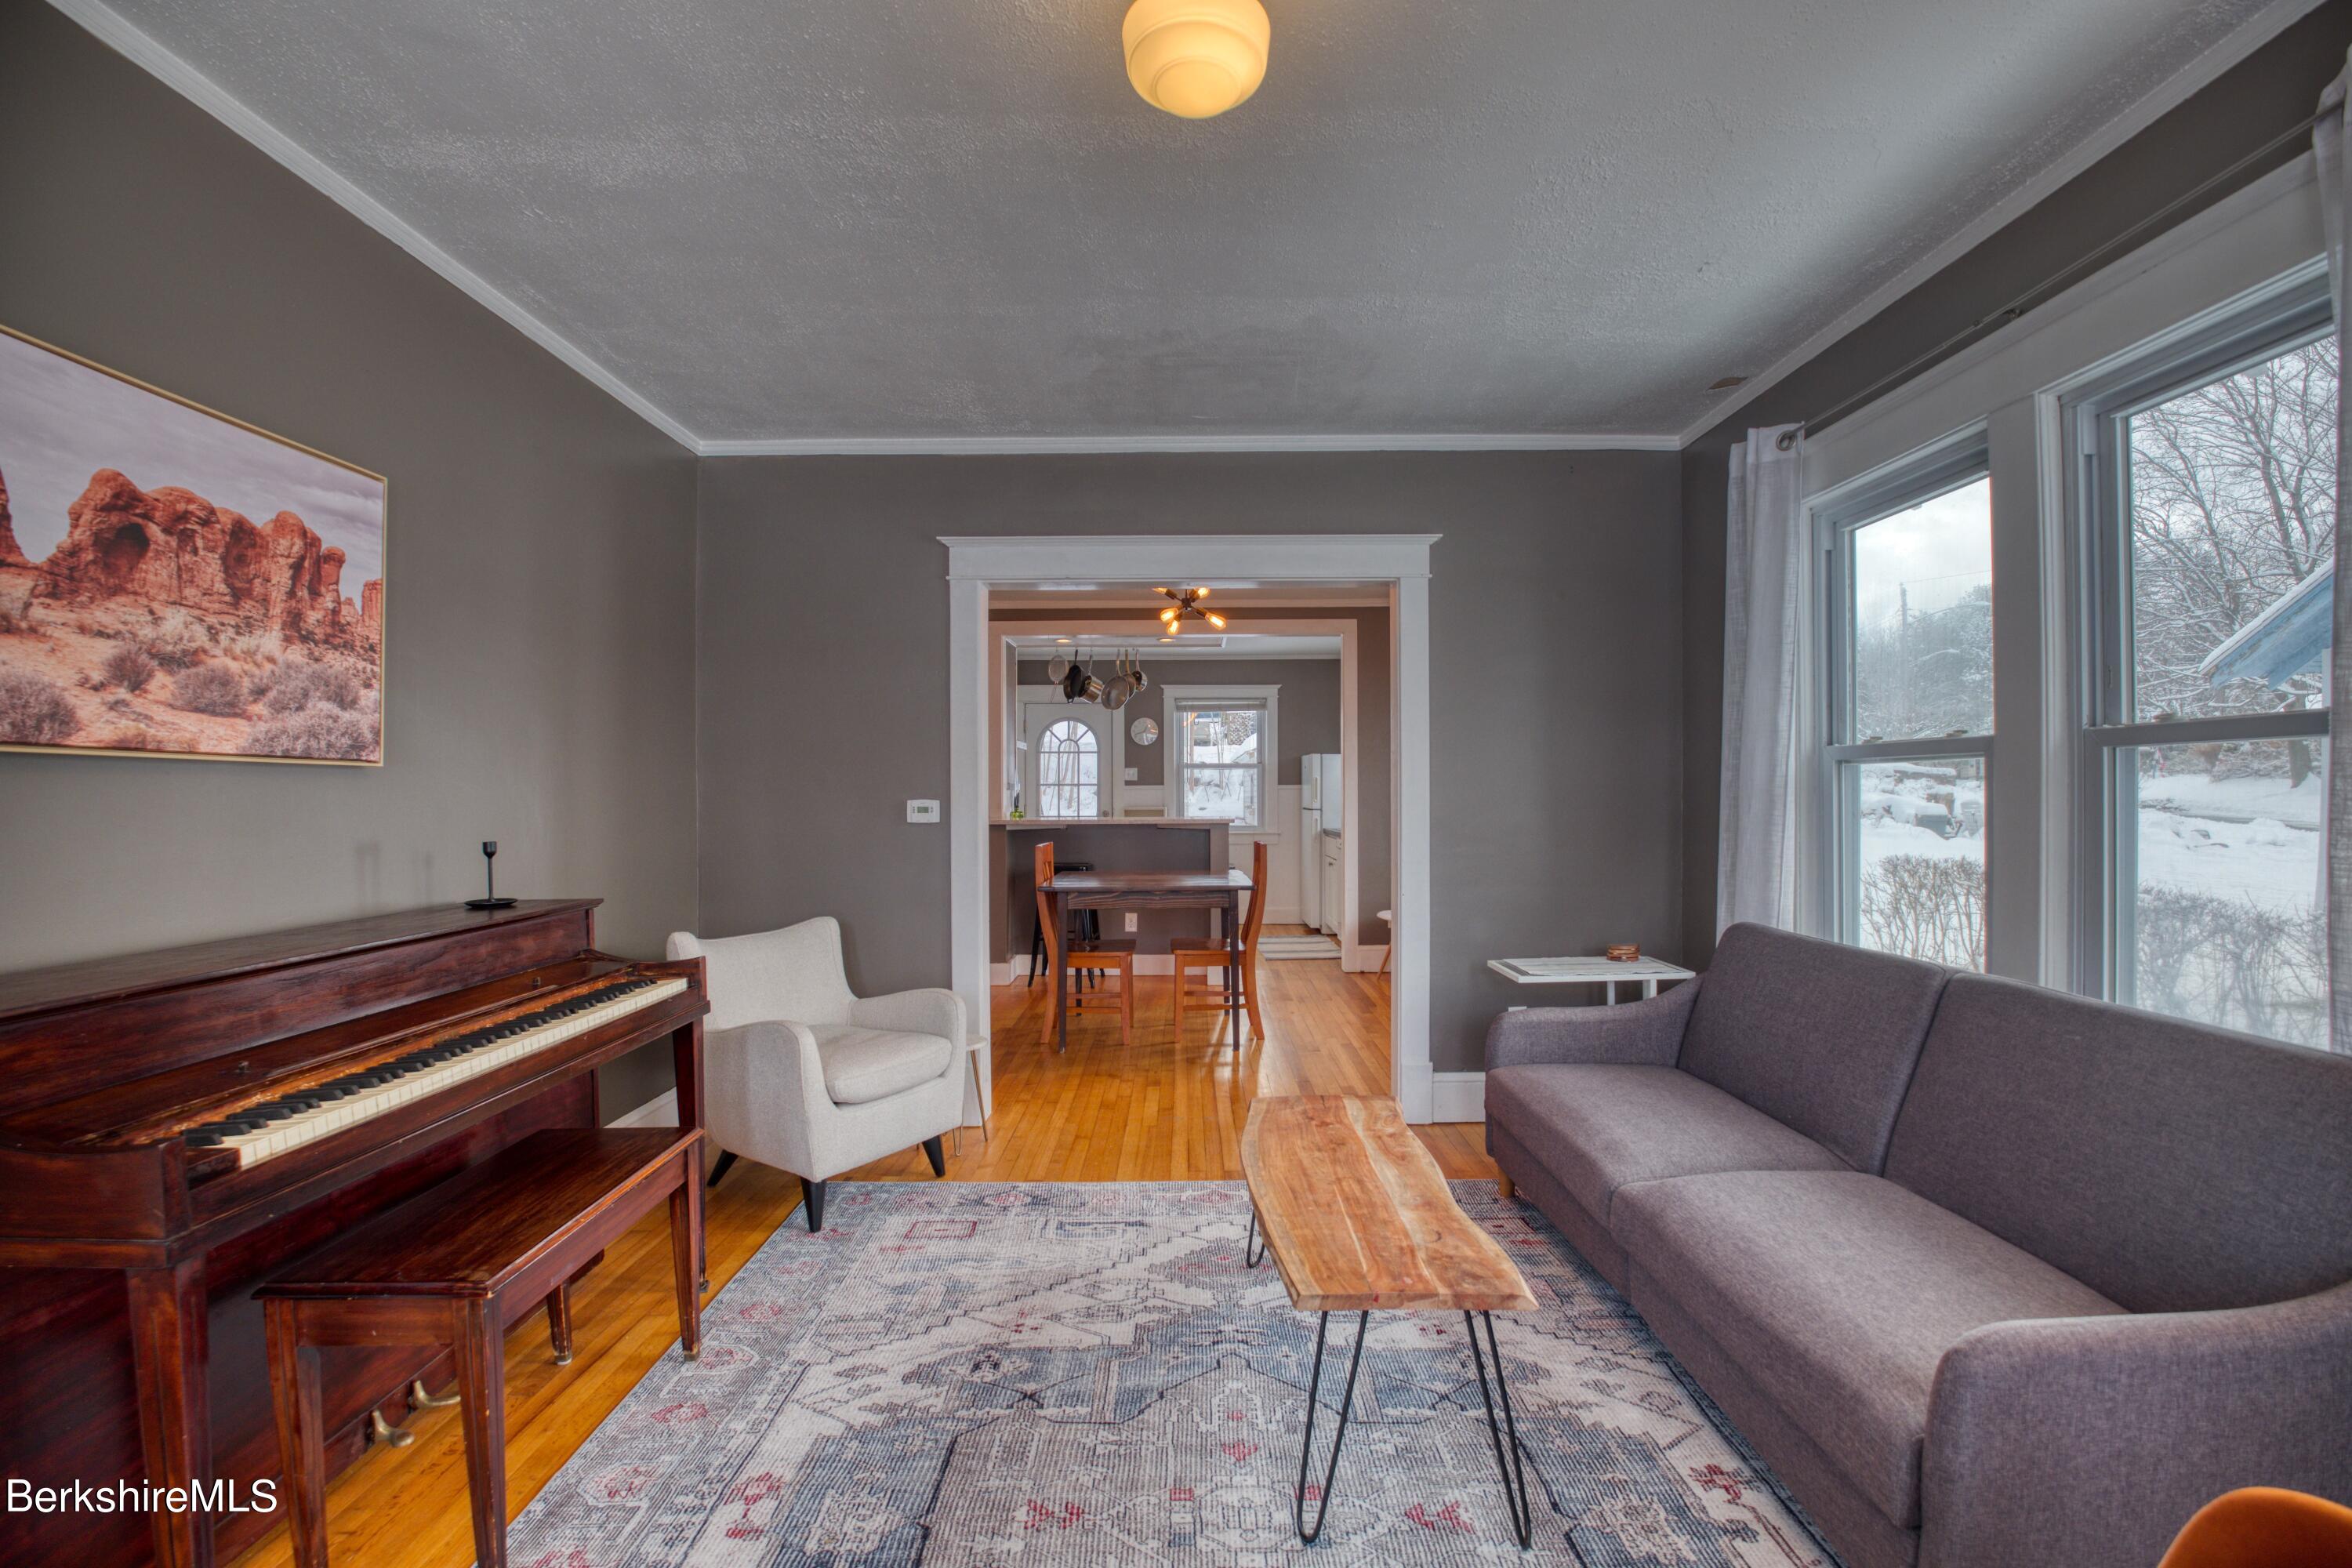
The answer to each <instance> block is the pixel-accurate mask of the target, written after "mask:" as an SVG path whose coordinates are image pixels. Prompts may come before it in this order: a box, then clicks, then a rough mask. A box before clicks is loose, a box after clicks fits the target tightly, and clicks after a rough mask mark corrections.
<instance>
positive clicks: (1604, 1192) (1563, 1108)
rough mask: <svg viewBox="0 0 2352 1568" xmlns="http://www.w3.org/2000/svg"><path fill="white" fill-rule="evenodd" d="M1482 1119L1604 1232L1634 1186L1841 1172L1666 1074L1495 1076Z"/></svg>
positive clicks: (1707, 1089)
mask: <svg viewBox="0 0 2352 1568" xmlns="http://www.w3.org/2000/svg"><path fill="white" fill-rule="evenodd" d="M1486 1116H1487V1119H1488V1120H1489V1121H1496V1122H1499V1123H1500V1124H1501V1125H1502V1126H1503V1127H1505V1128H1506V1129H1507V1130H1508V1131H1510V1132H1511V1133H1512V1134H1513V1135H1514V1136H1515V1137H1516V1138H1517V1140H1518V1142H1519V1143H1520V1144H1521V1146H1523V1147H1524V1148H1525V1149H1526V1150H1527V1151H1528V1153H1530V1154H1532V1155H1533V1156H1535V1158H1536V1159H1537V1160H1538V1162H1540V1163H1542V1165H1543V1166H1544V1168H1545V1169H1546V1170H1549V1172H1550V1173H1552V1175H1553V1177H1554V1178H1555V1179H1556V1180H1558V1181H1559V1184H1560V1185H1561V1186H1563V1187H1565V1188H1566V1189H1567V1190H1568V1193H1569V1195H1570V1197H1573V1198H1574V1199H1575V1200H1576V1201H1577V1202H1578V1203H1579V1204H1580V1205H1583V1208H1584V1211H1585V1213H1587V1214H1589V1215H1591V1216H1592V1217H1593V1218H1595V1219H1597V1220H1599V1221H1601V1224H1603V1225H1607V1224H1609V1223H1610V1200H1611V1199H1612V1197H1614V1196H1615V1195H1616V1193H1617V1190H1618V1189H1619V1188H1620V1187H1622V1186H1624V1185H1626V1184H1629V1183H1633V1182H1654V1181H1657V1180H1658V1179H1660V1178H1661V1177H1664V1176H1686V1175H1705V1174H1710V1173H1715V1172H1717V1171H1843V1170H1844V1169H1846V1164H1845V1162H1843V1160H1840V1159H1839V1158H1838V1157H1837V1156H1836V1155H1835V1154H1832V1153H1831V1152H1829V1151H1828V1150H1827V1149H1824V1148H1822V1146H1821V1145H1820V1144H1818V1143H1816V1142H1813V1141H1812V1140H1811V1139H1810V1138H1808V1137H1806V1136H1805V1135H1804V1134H1803V1133H1801V1132H1799V1131H1794V1130H1793V1129H1790V1128H1787V1127H1783V1126H1782V1125H1780V1123H1779V1122H1777V1121H1773V1120H1772V1119H1771V1118H1770V1117H1769V1116H1767V1115H1765V1114H1764V1113H1763V1112H1762V1111H1760V1110H1757V1109H1756V1108H1755V1107H1753V1106H1751V1105H1748V1103H1746V1102H1745V1101H1743V1100H1735V1099H1733V1098H1732V1097H1731V1096H1730V1095H1727V1094H1726V1093H1724V1092H1723V1090H1721V1089H1717V1088H1716V1087H1715V1086H1714V1085H1713V1084H1711V1083H1702V1082H1701V1081H1700V1080H1698V1079H1695V1078H1693V1077H1691V1075H1690V1074H1688V1073H1686V1072H1683V1071H1680V1070H1679V1069H1677V1068H1659V1067H1627V1066H1617V1065H1607V1066H1604V1065H1600V1064H1582V1065H1577V1066H1543V1067H1518V1068H1495V1069H1493V1070H1492V1071H1490V1072H1488V1073H1487V1074H1486Z"/></svg>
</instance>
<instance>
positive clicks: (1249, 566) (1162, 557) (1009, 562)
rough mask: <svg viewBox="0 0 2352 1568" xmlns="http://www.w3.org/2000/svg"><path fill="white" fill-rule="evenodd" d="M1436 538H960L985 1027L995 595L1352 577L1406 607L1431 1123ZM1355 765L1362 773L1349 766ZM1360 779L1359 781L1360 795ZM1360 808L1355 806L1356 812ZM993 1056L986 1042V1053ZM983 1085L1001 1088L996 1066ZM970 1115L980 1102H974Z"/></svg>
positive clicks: (1421, 1100)
mask: <svg viewBox="0 0 2352 1568" xmlns="http://www.w3.org/2000/svg"><path fill="white" fill-rule="evenodd" d="M1439 537H1440V536H1439V535H1437V534H1434V533H1380V534H1262V535H1239V534H1202V535H1198V536H1193V537H1184V536H1171V535H1150V534H1146V535H1134V536H1118V535H1108V536H1104V535H1095V536H1073V537H1062V538H1055V537H1044V538H1039V537H1023V536H1008V537H1003V538H961V537H951V536H943V537H941V539H940V543H942V544H944V545H946V546H947V548H948V680H949V696H948V744H949V774H948V777H949V789H950V800H949V805H948V839H949V855H950V870H949V902H950V907H951V908H950V915H951V920H950V924H951V929H952V931H953V938H952V940H953V943H954V946H953V969H952V973H953V978H954V982H955V988H956V990H957V991H958V992H959V993H960V994H961V995H962V996H963V999H964V1005H965V1007H966V1008H967V1009H968V1010H969V1011H970V1013H971V1016H972V1017H973V1018H975V1019H982V1020H984V1019H986V1018H987V1017H988V1016H989V985H988V981H989V962H988V910H989V887H988V829H989V822H990V818H991V817H992V816H993V815H994V807H995V805H996V804H997V799H996V790H997V785H998V781H999V779H1000V777H1001V775H1002V773H1003V765H1002V762H1001V760H1000V759H999V758H997V757H996V756H995V755H994V754H993V748H994V744H995V742H994V739H993V726H992V723H991V722H990V715H991V712H992V704H993V703H995V702H998V701H1000V700H1002V695H1003V694H1002V690H1001V688H1000V686H999V682H1000V681H1001V680H1002V679H1003V667H1002V660H1003V646H1002V644H1001V643H999V642H993V641H992V637H991V628H990V626H989V621H988V608H989V605H988V595H989V589H990V587H991V586H992V585H994V586H999V587H1005V588H1032V587H1045V586H1047V585H1051V584H1097V583H1136V584H1156V583H1169V582H1177V581H1181V582H1185V583H1199V584H1208V585H1211V586H1215V587H1238V586H1251V585H1255V584H1267V583H1282V584H1287V583H1302V584H1304V583H1338V584H1364V585H1370V586H1375V587H1379V588H1385V589H1386V590H1387V592H1388V595H1389V600H1390V604H1391V606H1392V611H1393V622H1392V637H1391V642H1392V643H1393V645H1394V646H1393V658H1395V661H1396V669H1395V675H1394V679H1392V680H1391V683H1390V691H1391V697H1390V724H1389V733H1390V738H1391V739H1390V744H1391V752H1392V765H1391V777H1392V778H1393V779H1394V781H1395V791H1396V812H1395V816H1394V825H1393V827H1392V829H1391V831H1392V833H1393V835H1394V841H1393V846H1392V853H1391V864H1392V866H1393V867H1394V868H1395V869H1394V877H1395V887H1394V890H1393V892H1392V893H1391V897H1392V898H1393V899H1394V900H1395V902H1394V905H1393V908H1394V909H1395V910H1396V921H1395V923H1394V926H1393V927H1392V932H1393V935H1394V939H1395V945H1394V949H1393V951H1392V952H1391V957H1390V963H1389V973H1390V987H1391V990H1390V997H1391V1005H1390V1010H1389V1011H1390V1037H1389V1072H1390V1087H1391V1092H1392V1093H1393V1094H1394V1095H1395V1096H1396V1099H1397V1102H1398V1104H1399V1105H1400V1106H1401V1107H1402V1109H1403V1111H1404V1116H1405V1120H1406V1121H1415V1122H1425V1121H1430V1120H1431V1117H1432V1103H1431V1102H1432V1098H1433V1083H1432V1072H1431V1066H1430V1048H1429V984H1430V973H1429V920H1430V914H1429V910H1430V899H1429V879H1430V850H1429V836H1430V802H1429V778H1430V765H1429V744H1430V741H1429V734H1430V715H1429V696H1430V692H1429V554H1430V547H1431V546H1432V545H1433V544H1434V543H1436V542H1437V540H1438V538H1439ZM1351 771H1352V770H1351ZM1355 784H1356V781H1355V780H1354V779H1352V778H1351V779H1349V781H1348V790H1347V793H1348V794H1349V795H1351V796H1352V795H1355V794H1356V793H1357V791H1356V788H1355ZM1353 809H1354V802H1353V801H1352V800H1350V801H1349V811H1350V813H1351V814H1352V812H1353ZM983 1054H986V1047H983ZM991 1068H992V1064H991V1063H988V1062H985V1061H984V1062H983V1063H982V1077H983V1078H984V1079H990V1080H991V1081H992V1076H991V1071H990V1069H991ZM965 1109H966V1111H967V1119H968V1120H970V1119H972V1118H973V1116H974V1115H975V1113H976V1110H977V1107H976V1106H975V1105H972V1104H969V1103H968V1104H967V1106H966V1108H965Z"/></svg>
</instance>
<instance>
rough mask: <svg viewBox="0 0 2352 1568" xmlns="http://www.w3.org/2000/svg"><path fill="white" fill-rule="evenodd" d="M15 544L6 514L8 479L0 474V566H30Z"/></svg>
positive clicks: (13, 528)
mask: <svg viewBox="0 0 2352 1568" xmlns="http://www.w3.org/2000/svg"><path fill="white" fill-rule="evenodd" d="M31 564H32V563H31V562H29V561H27V560H26V559H25V552H24V551H23V550H21V549H19V548H18V547H17V544H16V527H15V526H14V524H13V523H12V522H11V521H10V518H9V512H8V479H7V476H6V475H5V474H0V566H30V565H31Z"/></svg>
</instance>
